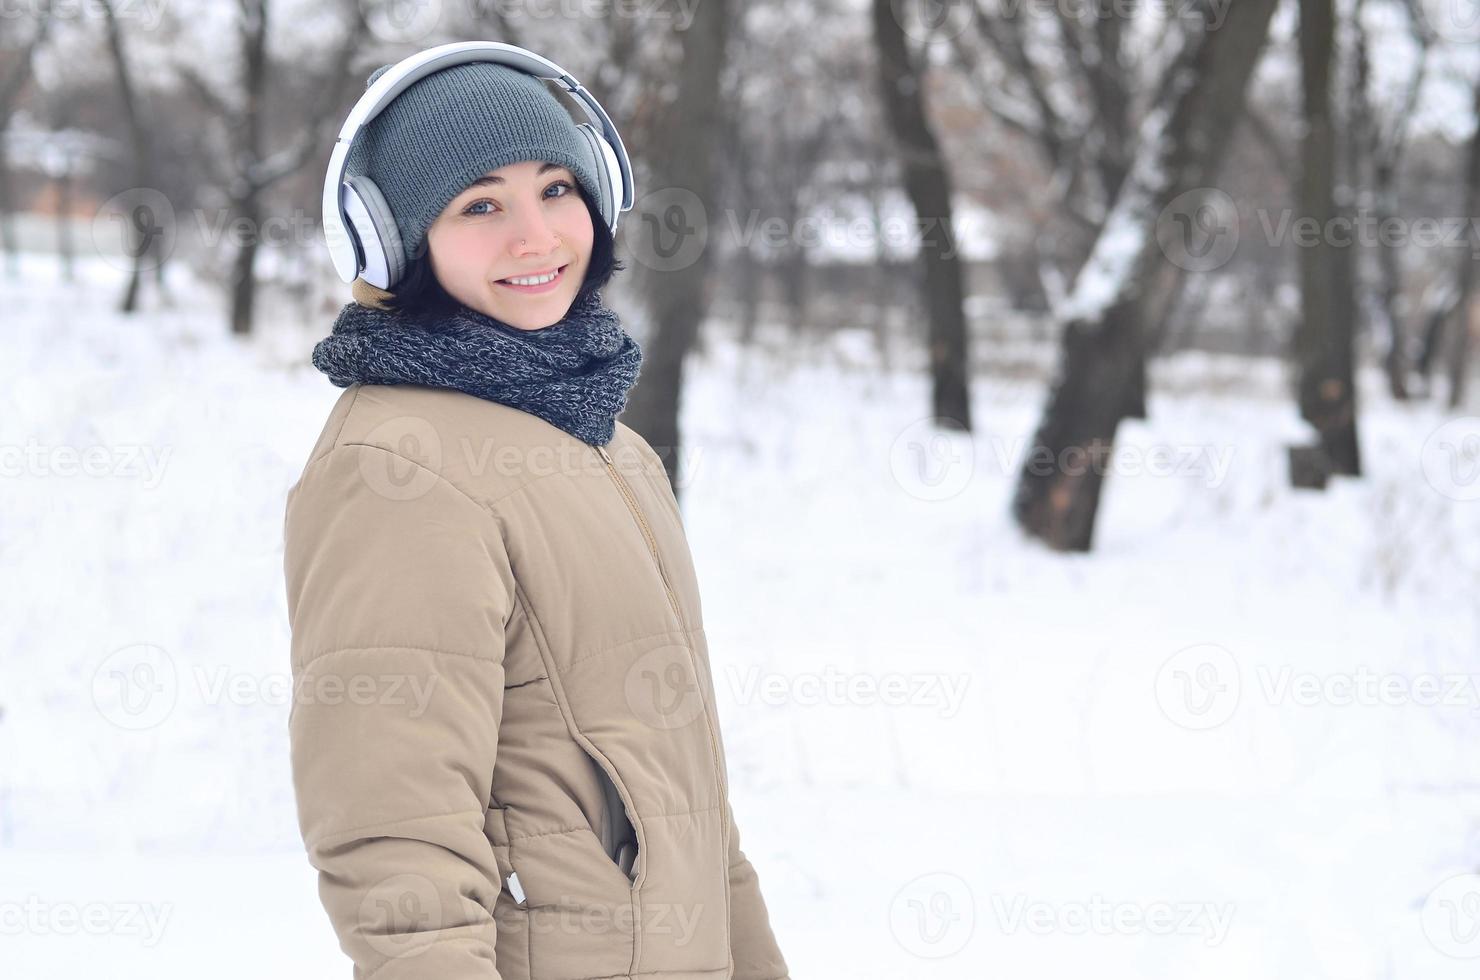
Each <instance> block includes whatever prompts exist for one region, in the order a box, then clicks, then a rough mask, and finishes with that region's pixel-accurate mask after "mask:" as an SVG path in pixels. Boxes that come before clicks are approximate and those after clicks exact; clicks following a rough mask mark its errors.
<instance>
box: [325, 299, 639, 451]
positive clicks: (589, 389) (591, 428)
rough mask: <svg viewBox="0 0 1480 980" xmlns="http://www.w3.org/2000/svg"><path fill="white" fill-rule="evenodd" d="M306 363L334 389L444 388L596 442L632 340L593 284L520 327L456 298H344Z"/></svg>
mask: <svg viewBox="0 0 1480 980" xmlns="http://www.w3.org/2000/svg"><path fill="white" fill-rule="evenodd" d="M313 365H314V367H316V368H318V369H319V370H320V371H322V372H324V373H325V374H327V375H328V376H329V380H330V381H332V382H333V383H334V384H335V385H337V386H339V387H340V388H347V387H349V386H350V385H352V384H355V383H356V382H359V383H362V384H378V385H394V384H417V385H428V386H431V387H434V388H453V389H456V390H458V391H462V392H466V393H467V394H469V395H476V396H477V397H479V398H486V399H488V400H489V401H493V402H498V403H499V404H501V405H509V406H511V407H513V408H517V409H520V410H522V411H525V412H529V413H530V414H532V415H537V416H539V417H540V418H542V419H544V420H545V421H546V422H549V423H550V424H551V425H554V426H557V427H559V428H561V429H563V430H565V431H566V432H569V433H570V434H571V435H573V436H575V437H576V438H577V439H580V440H581V441H582V442H586V443H589V444H591V445H593V446H599V445H605V444H606V443H608V442H610V441H611V438H612V434H613V432H614V431H615V429H616V419H617V416H618V415H619V414H621V412H622V409H623V408H625V407H626V405H627V392H628V391H629V390H630V389H631V388H632V386H633V385H634V384H636V383H637V374H638V371H639V369H640V368H641V366H642V348H640V347H639V346H638V344H637V341H635V340H633V339H632V338H631V337H630V336H628V334H627V332H626V331H625V330H623V329H622V323H621V320H620V319H619V318H618V316H617V314H616V313H615V312H613V311H612V310H611V309H610V308H608V307H607V306H606V305H604V304H603V303H602V301H601V296H600V294H599V293H598V292H597V291H596V290H594V289H593V290H590V291H589V292H586V293H584V294H583V295H581V296H577V297H576V300H575V302H574V303H572V304H571V307H570V309H569V310H568V311H567V312H566V315H565V318H564V319H562V320H560V321H558V322H556V323H553V324H551V325H550V326H548V327H545V328H543V329H540V330H520V329H519V328H518V327H513V326H510V325H509V324H507V323H504V322H503V321H502V320H498V319H495V318H494V317H491V316H488V315H487V314H484V313H481V312H479V311H477V310H474V309H471V308H469V307H467V306H464V305H462V304H457V305H455V306H453V307H452V308H451V310H449V311H439V312H426V313H407V312H400V311H391V310H383V309H374V308H372V307H368V306H361V305H360V304H359V303H350V304H348V305H346V306H345V307H344V308H343V309H342V310H340V311H339V316H338V318H336V319H335V321H334V327H333V330H332V331H331V333H330V335H329V336H328V337H325V338H324V339H323V340H321V341H319V343H318V344H317V345H316V346H315V347H314V350H313Z"/></svg>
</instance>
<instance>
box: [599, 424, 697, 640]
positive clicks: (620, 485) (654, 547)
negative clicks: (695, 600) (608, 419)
mask: <svg viewBox="0 0 1480 980" xmlns="http://www.w3.org/2000/svg"><path fill="white" fill-rule="evenodd" d="M596 451H597V452H598V453H600V454H601V458H602V459H603V460H605V461H606V470H607V472H608V473H610V474H611V475H612V479H613V480H614V481H615V482H616V484H617V490H618V491H620V492H621V494H622V499H623V500H625V501H627V509H628V510H630V511H632V516H633V517H635V518H637V526H638V527H639V528H641V529H642V538H643V540H644V541H646V542H647V546H648V552H649V553H650V554H651V555H652V556H653V564H654V565H655V566H657V569H658V578H659V579H661V580H662V582H663V591H664V592H667V593H668V604H669V605H670V606H672V607H673V615H675V616H677V617H678V625H679V626H680V627H682V628H683V631H684V645H685V646H687V645H688V642H689V641H688V637H689V624H688V623H687V622H685V621H684V618H683V610H682V609H680V608H679V605H678V596H677V595H675V594H674V592H673V587H672V586H670V585H669V584H668V576H667V574H666V573H665V572H664V571H663V562H662V559H660V558H659V557H658V539H657V538H655V537H653V530H652V528H650V527H648V522H647V518H646V517H644V516H643V515H642V508H641V507H639V506H637V498H636V497H634V496H633V495H632V489H631V488H630V487H628V486H627V481H626V480H624V479H623V478H622V474H621V473H619V472H617V468H616V466H615V465H614V464H613V463H612V458H611V455H610V454H609V453H608V452H607V451H606V447H605V446H597V447H596Z"/></svg>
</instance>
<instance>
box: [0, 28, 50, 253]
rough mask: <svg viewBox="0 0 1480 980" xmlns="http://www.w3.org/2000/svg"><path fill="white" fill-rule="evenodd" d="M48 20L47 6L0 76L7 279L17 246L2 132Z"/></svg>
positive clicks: (1, 231) (1, 224)
mask: <svg viewBox="0 0 1480 980" xmlns="http://www.w3.org/2000/svg"><path fill="white" fill-rule="evenodd" d="M51 16H52V11H51V6H50V4H46V5H43V6H42V7H41V11H40V16H39V18H38V19H37V22H36V28H35V30H34V31H33V33H32V34H31V36H30V38H28V39H27V40H26V41H25V42H24V43H23V44H22V45H21V46H20V49H19V50H18V51H16V52H15V54H14V55H13V56H12V58H11V59H10V64H9V66H8V67H7V68H6V70H5V71H4V72H3V73H0V246H3V248H4V249H5V263H6V268H7V270H8V272H9V274H10V275H11V276H15V275H17V273H18V268H17V261H18V259H17V254H18V252H19V251H20V245H19V243H18V242H17V241H16V234H15V218H14V213H15V201H14V195H13V193H12V191H11V178H10V164H9V162H8V160H7V158H6V153H5V131H6V130H7V129H8V128H9V127H10V117H11V115H12V114H13V113H14V112H15V106H16V103H17V102H18V101H19V99H20V97H21V93H22V92H24V91H25V88H26V86H27V85H28V84H29V83H30V81H31V74H32V70H33V69H34V66H35V55H36V51H37V49H38V48H40V47H41V45H42V43H43V42H44V41H45V40H46V34H47V31H48V30H49V29H50V27H51ZM0 20H3V19H0Z"/></svg>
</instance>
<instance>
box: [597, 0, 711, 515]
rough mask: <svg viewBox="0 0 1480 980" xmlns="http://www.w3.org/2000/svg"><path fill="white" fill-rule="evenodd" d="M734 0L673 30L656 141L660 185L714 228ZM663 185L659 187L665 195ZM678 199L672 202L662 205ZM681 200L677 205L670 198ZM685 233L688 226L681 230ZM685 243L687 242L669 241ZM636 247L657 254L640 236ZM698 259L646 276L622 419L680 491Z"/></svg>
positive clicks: (663, 225)
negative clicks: (644, 322) (669, 85)
mask: <svg viewBox="0 0 1480 980" xmlns="http://www.w3.org/2000/svg"><path fill="white" fill-rule="evenodd" d="M728 6H729V5H728V2H727V0H715V2H712V3H703V4H699V5H698V6H697V7H696V8H695V11H694V19H693V22H692V23H691V24H690V25H689V27H688V29H687V30H677V29H675V30H674V36H675V40H676V42H677V43H678V44H679V45H681V54H680V56H679V59H680V64H679V69H678V73H677V74H678V77H677V79H676V80H675V81H676V86H675V88H676V91H677V95H676V96H675V100H674V102H673V104H672V105H671V106H669V107H668V109H667V116H666V118H665V120H664V124H663V125H662V126H659V127H657V129H656V132H657V133H658V134H659V137H658V138H659V142H660V145H655V146H654V147H653V153H652V156H651V160H652V161H653V163H654V169H655V171H656V172H655V176H654V185H655V186H657V187H663V188H682V189H684V190H686V191H688V192H689V193H691V194H693V195H694V196H695V197H696V198H698V200H699V202H700V203H701V205H702V206H703V208H704V209H705V212H706V213H707V214H708V215H709V216H710V217H709V219H707V220H708V221H709V222H710V224H711V227H712V228H718V227H719V224H718V222H719V220H720V218H719V215H720V209H719V207H718V202H717V200H716V197H717V195H716V187H717V182H718V181H717V177H718V167H717V166H716V150H717V147H718V145H719V142H720V133H719V119H720V114H719V113H717V112H716V111H715V107H716V106H718V105H719V102H720V98H721V92H720V73H721V71H722V69H723V67H724V61H725V46H726V40H727V38H728V37H729V28H730V16H729V10H728ZM661 197H662V192H659V198H660V199H661ZM669 205H671V202H665V204H664V205H660V207H666V206H669ZM671 206H673V207H677V205H671ZM665 218H666V216H665V215H663V214H651V213H642V214H633V215H631V216H630V217H629V219H628V220H629V221H631V222H634V223H636V222H640V224H639V226H638V228H639V231H638V232H636V233H634V234H638V235H653V236H658V235H662V234H665V231H666V229H669V228H672V227H673V226H672V223H671V222H669V221H666V220H665ZM681 220H682V221H683V222H684V224H685V225H686V226H691V227H693V226H697V225H698V224H699V223H701V222H702V221H703V220H705V219H704V218H703V216H702V215H696V214H685V215H682V216H681ZM680 234H686V232H680ZM669 245H672V246H673V247H674V248H676V249H680V250H681V249H682V248H683V245H684V243H683V242H682V241H680V242H678V243H667V244H664V245H662V248H663V251H665V252H667V251H669V249H668V246H669ZM637 247H638V248H639V249H642V250H644V251H648V252H649V253H651V251H652V250H651V249H649V248H647V246H646V245H645V244H643V243H642V242H639V243H638V245H637ZM697 252H698V254H697V256H696V257H695V258H694V260H693V261H692V262H688V263H686V264H683V265H682V266H681V267H680V268H666V267H663V266H666V265H667V264H668V263H653V265H654V266H658V267H654V268H649V269H648V270H646V273H647V274H646V275H645V276H644V283H645V292H646V301H647V305H648V307H649V309H650V310H651V312H652V315H653V330H652V333H651V335H650V336H649V338H648V339H647V343H646V344H645V345H644V355H645V356H644V358H643V367H642V374H641V376H640V377H639V378H638V382H637V386H636V387H635V388H633V390H632V392H631V395H630V396H629V400H628V406H627V409H626V411H625V412H624V413H623V418H622V421H623V422H624V423H625V424H627V425H630V426H631V427H632V428H634V429H636V430H637V431H638V432H640V433H642V435H643V436H644V437H645V438H646V439H647V441H648V443H649V444H650V445H651V446H652V447H653V449H654V451H656V452H657V453H658V455H659V457H661V458H662V460H663V464H664V466H665V467H667V469H668V475H669V478H670V479H671V480H672V481H673V484H674V491H675V493H678V494H681V493H682V483H681V481H680V480H679V470H678V464H679V447H680V433H679V425H678V422H679V410H680V408H681V404H682V395H683V364H684V359H685V357H686V356H687V354H688V352H689V351H690V349H691V348H693V347H694V345H695V341H696V340H697V337H698V332H699V324H700V323H702V322H703V320H704V317H705V315H706V314H707V312H708V308H709V296H710V292H709V289H708V282H707V279H708V275H709V270H710V264H711V256H712V254H713V249H712V248H710V247H707V246H705V247H700V248H698V249H697Z"/></svg>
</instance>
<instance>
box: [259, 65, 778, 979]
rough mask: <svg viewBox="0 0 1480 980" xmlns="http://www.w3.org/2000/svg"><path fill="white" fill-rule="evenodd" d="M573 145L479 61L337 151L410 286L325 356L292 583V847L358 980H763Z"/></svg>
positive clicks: (762, 919)
mask: <svg viewBox="0 0 1480 980" xmlns="http://www.w3.org/2000/svg"><path fill="white" fill-rule="evenodd" d="M385 70H386V69H384V68H383V69H381V70H380V72H383V71H385ZM380 72H377V73H376V74H375V75H372V76H371V81H372V82H373V81H374V80H375V78H377V77H378V76H379V75H380ZM585 149H586V147H585V146H584V145H583V143H582V141H581V134H579V133H578V132H577V131H576V123H575V121H574V119H573V118H572V117H571V115H570V114H569V113H568V112H567V111H566V110H565V109H564V107H563V106H562V105H561V103H560V102H559V100H558V99H557V98H556V97H555V96H554V95H552V94H551V92H550V90H549V89H548V88H546V87H545V84H544V83H543V82H541V81H539V80H538V79H536V78H534V77H533V76H532V75H528V74H525V73H523V72H521V71H517V70H515V69H513V68H510V67H508V66H506V65H500V64H492V63H486V62H484V63H469V64H461V65H457V66H455V67H452V68H447V69H445V70H441V71H437V72H435V73H434V74H430V75H427V76H426V77H424V78H421V79H420V80H418V81H416V82H415V83H414V84H412V85H411V86H410V87H409V88H407V89H405V90H404V91H403V92H401V93H400V94H399V95H397V96H395V98H394V101H393V102H392V103H391V104H390V105H389V106H388V107H386V108H385V109H384V110H383V111H382V112H380V113H379V114H378V115H376V116H375V118H374V119H373V121H372V122H371V123H370V124H369V125H368V126H367V127H366V128H365V129H364V130H363V131H362V132H361V134H360V135H359V136H358V137H357V138H356V139H355V147H354V149H353V150H352V152H351V154H350V157H349V160H350V166H349V171H348V172H349V174H350V175H351V177H350V179H353V175H355V174H359V175H363V176H367V177H369V178H371V179H372V180H373V182H374V184H375V185H376V186H377V187H378V188H379V191H380V193H381V194H382V196H383V199H384V205H385V208H386V209H387V210H388V212H389V213H390V215H391V216H392V217H393V220H394V223H395V234H396V235H397V236H398V237H399V240H400V244H401V246H402V248H403V249H404V258H405V265H404V271H403V274H402V275H401V276H400V277H399V278H398V279H397V281H396V282H395V283H394V284H393V285H392V286H391V288H389V289H386V290H378V289H375V288H373V287H371V286H369V284H368V283H366V282H364V281H363V280H361V281H358V282H356V284H355V298H356V302H354V303H351V304H349V305H347V306H345V307H344V309H343V310H342V311H341V312H340V314H339V317H338V319H337V320H336V322H335V324H334V327H333V331H332V333H331V335H330V336H329V337H327V338H325V339H324V340H323V341H321V342H320V344H319V345H318V346H317V347H316V348H315V351H314V358H313V361H314V364H315V365H316V366H317V367H318V368H319V369H320V370H322V371H324V372H325V373H326V374H327V375H328V376H329V378H330V379H331V380H332V381H333V383H334V384H336V385H339V386H341V387H344V389H345V390H344V392H343V394H342V395H341V396H340V398H339V400H338V402H337V403H336V404H335V406H334V407H333V410H332V411H331V412H330V414H329V418H328V420H327V422H326V423H325V425H324V427H323V431H322V434H321V435H320V436H319V439H318V442H317V444H316V445H315V446H314V448H313V450H312V452H311V454H310V457H309V460H308V462H307V465H306V466H305V468H304V470H303V474H302V476H301V477H300V479H299V480H298V482H297V483H296V484H295V485H294V487H293V488H292V490H291V491H290V493H289V496H288V501H287V514H286V522H285V546H286V547H285V572H286V579H287V590H288V604H289V605H288V608H289V617H290V625H291V629H292V670H293V676H294V680H295V697H294V700H293V704H292V711H291V715H290V721H289V732H290V738H291V747H292V769H293V779H294V789H295V793H296V796H297V802H298V813H299V821H300V827H301V830H302V833H303V839H304V844H305V846H306V848H307V851H308V856H309V860H310V862H311V863H312V865H313V866H314V867H315V868H317V869H318V871H319V892H320V897H321V900H322V902H323V904H324V906H325V908H326V910H327V911H328V913H329V918H330V920H331V922H332V924H333V926H334V929H335V930H336V932H337V934H338V938H339V942H340V945H341V947H342V948H343V949H344V951H345V952H346V953H347V954H348V955H349V956H350V957H351V958H352V959H353V961H354V965H355V971H354V975H355V976H356V977H357V978H361V980H363V978H368V977H371V976H373V977H374V978H375V980H405V978H412V977H415V978H431V977H436V978H438V980H471V978H474V977H478V978H488V980H495V978H503V980H514V978H519V980H577V978H582V980H586V978H628V977H631V978H638V977H647V978H651V980H723V978H730V977H734V978H743V980H779V978H785V977H786V976H787V966H786V963H785V961H784V960H783V958H782V955H781V951H780V950H779V948H778V947H777V943H776V940H775V938H774V936H773V934H772V931H771V927H770V924H769V920H768V916H767V910H766V906H765V903H764V901H763V900H762V897H761V892H760V888H759V884H758V882H757V879H756V875H755V871H754V869H753V868H752V866H751V864H750V862H749V861H748V860H747V859H746V857H745V854H744V852H743V851H742V850H741V849H740V836H739V833H738V832H737V830H736V827H735V821H734V815H733V811H732V809H731V807H730V802H729V783H728V778H727V774H726V768H725V756H724V748H723V742H722V739H721V735H720V729H719V722H718V715H717V712H716V708H715V696H714V686H713V680H712V677H711V672H710V666H709V656H708V648H707V642H706V637H705V633H704V627H703V621H702V615H701V607H700V601H699V590H698V583H697V581H696V579H695V573H694V566H693V563H692V560H691V557H690V552H689V548H688V544H687V541H686V539H685V536H684V530H683V526H682V523H681V519H680V514H679V510H678V507H677V504H676V502H675V500H674V496H673V492H672V487H671V485H670V483H669V481H668V478H667V475H666V472H665V470H664V468H663V465H662V462H661V460H660V458H659V457H658V455H657V453H656V452H654V450H653V449H652V448H651V447H650V446H649V445H648V444H647V443H646V442H645V441H644V440H643V439H642V437H641V436H639V435H638V434H637V433H636V432H634V431H633V430H632V429H630V428H628V427H627V426H625V425H623V424H622V423H621V422H619V421H617V418H616V417H617V415H618V413H619V412H620V411H621V410H622V408H623V407H624V406H625V404H626V397H627V392H628V390H629V389H630V388H631V386H632V384H633V383H634V382H635V381H636V379H637V375H638V370H639V367H640V364H641V351H640V349H639V347H638V345H637V344H636V343H634V342H633V340H632V338H631V337H630V336H628V335H627V334H626V333H625V331H624V330H623V329H622V326H621V324H620V321H619V320H618V318H617V316H616V315H615V314H614V313H613V312H612V311H611V310H610V309H608V308H607V307H606V306H604V305H603V303H602V301H601V298H600V288H601V287H602V285H604V284H605V283H606V282H607V281H608V279H609V278H610V276H611V275H612V274H613V272H614V271H616V270H618V269H619V268H620V266H619V264H618V263H617V262H616V261H615V259H614V257H613V255H614V243H613V241H612V234H611V228H610V227H609V225H608V222H607V219H606V216H604V215H603V214H602V213H601V212H600V210H599V209H598V207H597V206H596V203H595V202H596V201H597V200H598V195H599V190H598V185H597V183H596V180H597V174H596V166H597V162H596V161H594V160H593V158H592V156H591V154H590V153H589V152H585Z"/></svg>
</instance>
